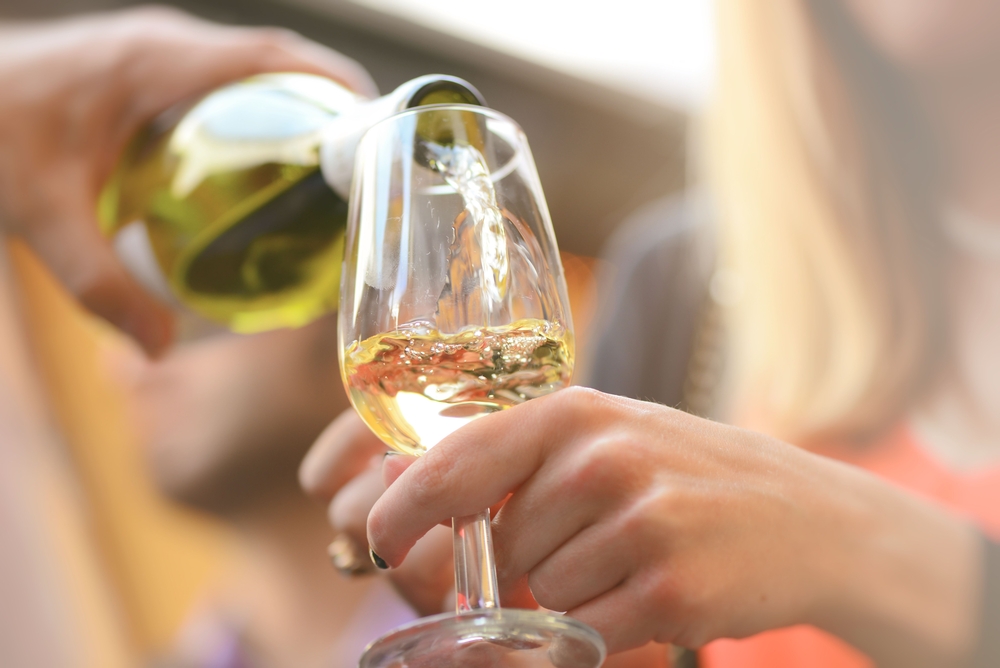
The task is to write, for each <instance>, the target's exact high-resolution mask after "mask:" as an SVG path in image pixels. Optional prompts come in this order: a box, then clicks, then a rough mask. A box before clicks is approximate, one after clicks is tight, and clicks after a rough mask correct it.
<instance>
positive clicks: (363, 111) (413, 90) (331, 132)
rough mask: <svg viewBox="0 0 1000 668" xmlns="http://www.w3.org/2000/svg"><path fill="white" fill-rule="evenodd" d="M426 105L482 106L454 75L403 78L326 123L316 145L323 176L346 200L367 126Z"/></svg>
mask: <svg viewBox="0 0 1000 668" xmlns="http://www.w3.org/2000/svg"><path fill="white" fill-rule="evenodd" d="M430 104H473V105H480V106H485V105H486V103H485V101H484V100H483V97H482V95H480V93H479V91H477V90H476V89H475V88H474V87H473V86H472V85H471V84H469V83H468V82H466V81H463V80H462V79H458V78H456V77H450V76H446V75H443V74H428V75H426V76H422V77H417V78H416V79H413V80H411V81H407V82H406V83H404V84H403V85H401V86H399V87H398V88H397V89H396V90H394V91H392V92H391V93H389V94H388V95H384V96H382V97H380V98H377V99H374V100H371V101H369V102H364V103H361V104H359V105H357V106H355V107H353V108H351V109H348V110H347V111H345V112H344V113H343V114H341V115H339V116H337V117H336V118H335V119H333V120H332V121H331V122H330V124H329V125H328V126H327V128H326V129H325V130H324V132H323V140H322V144H321V146H320V166H321V169H322V171H323V178H324V179H325V180H326V182H327V183H328V184H329V185H330V187H331V188H333V190H334V191H335V192H336V193H337V194H338V195H340V196H341V197H342V198H343V199H344V200H347V199H348V197H349V195H350V189H351V178H352V177H353V175H354V156H355V153H356V152H357V148H358V143H359V142H360V141H361V137H362V136H364V134H365V132H367V130H368V128H370V127H372V126H373V125H375V124H376V123H378V122H379V121H381V120H384V119H386V118H389V117H390V116H392V115H394V114H397V113H399V112H400V111H404V110H406V109H412V108H413V107H420V106H425V105H430Z"/></svg>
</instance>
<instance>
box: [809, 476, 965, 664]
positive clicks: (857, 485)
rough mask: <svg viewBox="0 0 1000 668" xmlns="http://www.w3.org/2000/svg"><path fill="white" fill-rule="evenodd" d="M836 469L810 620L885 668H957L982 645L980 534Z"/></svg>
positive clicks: (867, 478)
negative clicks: (978, 640) (895, 667)
mask: <svg viewBox="0 0 1000 668" xmlns="http://www.w3.org/2000/svg"><path fill="white" fill-rule="evenodd" d="M839 468H840V471H839V472H838V474H839V478H840V479H839V481H838V482H839V484H838V485H835V486H834V487H833V488H832V489H831V490H829V491H830V492H832V494H830V495H828V497H830V498H829V500H828V508H827V512H829V513H831V517H832V518H833V521H831V522H829V523H828V525H829V526H830V528H831V529H832V531H830V532H828V534H827V539H826V540H825V541H823V548H822V549H824V550H825V552H826V554H825V555H824V556H823V557H821V558H820V559H819V561H818V563H820V564H821V565H822V566H821V570H820V572H819V573H817V574H816V576H817V578H818V581H819V582H820V583H821V584H820V586H819V591H820V595H819V596H818V597H817V600H816V605H815V607H814V609H813V610H812V614H811V617H812V619H810V620H809V621H810V622H811V623H813V624H814V625H816V626H818V627H820V628H823V629H824V630H826V631H829V632H831V633H833V634H835V635H837V636H839V637H841V638H843V639H844V640H846V641H848V642H850V643H851V644H853V645H855V646H856V647H858V648H859V649H861V650H862V651H865V652H867V653H868V654H869V655H871V656H872V658H873V659H875V660H876V662H877V663H878V664H879V665H889V666H891V665H906V666H922V665H927V666H948V665H959V664H960V663H961V662H962V660H963V659H964V658H965V657H966V656H967V655H968V654H969V653H970V652H971V650H972V646H973V643H974V641H975V637H976V619H977V617H978V606H979V595H978V590H979V583H980V581H981V579H982V554H981V552H982V547H981V542H980V538H979V536H978V534H977V532H976V531H975V529H974V528H973V527H972V526H970V525H969V524H968V523H967V522H965V521H963V520H961V519H959V518H957V517H954V516H952V515H951V514H949V513H948V512H946V511H945V510H944V509H942V508H940V507H938V506H936V505H934V504H932V503H929V502H927V501H924V500H923V499H920V498H918V497H916V496H914V495H911V494H908V493H905V492H903V491H901V490H899V489H896V488H895V487H893V486H891V485H889V484H887V483H885V482H883V481H881V480H879V479H877V478H875V477H874V476H872V475H870V474H868V473H865V472H862V471H859V470H856V469H852V468H850V467H846V466H841V467H839Z"/></svg>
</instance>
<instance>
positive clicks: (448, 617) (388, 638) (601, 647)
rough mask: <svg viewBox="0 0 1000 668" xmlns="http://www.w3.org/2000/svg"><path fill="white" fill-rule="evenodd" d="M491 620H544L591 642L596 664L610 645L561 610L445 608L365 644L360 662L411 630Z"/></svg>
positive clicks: (470, 625)
mask: <svg viewBox="0 0 1000 668" xmlns="http://www.w3.org/2000/svg"><path fill="white" fill-rule="evenodd" d="M490 622H493V623H501V622H507V623H513V624H514V625H516V624H517V623H518V622H520V623H527V624H529V625H530V624H531V623H532V622H534V623H535V624H536V625H538V624H541V625H543V626H545V627H547V629H548V630H550V631H560V632H562V633H564V634H566V635H568V636H572V637H575V638H576V639H577V640H582V641H586V642H590V643H592V644H593V647H594V648H595V649H596V650H597V651H598V653H599V655H600V659H599V661H598V663H597V665H600V664H601V663H603V662H604V658H605V657H606V656H607V649H606V646H605V643H604V638H602V637H601V634H600V633H598V632H597V631H596V630H594V629H593V628H591V627H590V626H588V625H586V624H584V623H583V622H581V621H578V620H576V619H573V618H572V617H568V616H566V615H563V614H558V613H552V612H543V611H541V610H523V609H519V608H487V609H482V610H472V611H467V612H461V613H454V612H444V613H440V614H437V615H433V616H430V617H421V618H419V619H415V620H413V621H411V622H408V623H406V624H403V625H402V626H398V627H396V628H394V629H392V630H391V631H388V632H387V633H385V634H383V635H381V636H380V637H378V638H376V639H375V640H372V641H371V642H370V643H368V646H367V647H365V651H364V652H363V653H362V655H361V660H360V661H359V664H358V665H359V666H363V665H364V662H365V660H366V659H368V658H369V657H370V656H371V654H372V652H375V651H378V650H379V649H380V648H382V647H384V646H385V645H386V644H388V643H391V642H393V641H395V640H399V639H402V638H404V637H407V636H409V635H410V634H411V633H412V632H418V631H420V630H421V628H426V627H431V626H434V627H438V628H440V629H448V628H455V627H465V628H469V629H473V628H476V627H481V626H483V625H488V624H489V623H490Z"/></svg>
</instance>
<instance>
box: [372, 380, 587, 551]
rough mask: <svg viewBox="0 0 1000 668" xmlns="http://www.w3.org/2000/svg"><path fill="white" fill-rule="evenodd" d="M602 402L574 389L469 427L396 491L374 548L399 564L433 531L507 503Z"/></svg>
mask: <svg viewBox="0 0 1000 668" xmlns="http://www.w3.org/2000/svg"><path fill="white" fill-rule="evenodd" d="M602 396H603V395H601V394H600V393H598V392H594V391H592V390H587V389H584V388H577V387H572V388H567V389H565V390H561V391H559V392H556V393H555V394H552V395H549V396H546V397H541V398H539V399H534V400H532V401H529V402H527V403H525V404H522V405H520V406H516V407H514V408H511V409H509V410H506V411H502V412H499V413H495V414H493V415H488V416H486V417H483V418H480V419H479V420H476V421H474V422H472V423H470V424H468V425H466V426H464V427H462V428H461V429H459V430H458V431H456V432H455V433H453V434H451V435H450V436H448V437H447V438H445V439H444V440H442V441H441V442H440V443H438V444H437V445H435V446H434V447H432V448H431V449H430V450H429V451H428V452H427V454H425V455H424V456H422V457H420V458H419V459H418V460H417V461H416V462H414V463H413V464H412V465H411V466H410V467H409V468H407V469H406V471H405V472H403V473H402V475H400V476H399V478H397V479H396V480H395V482H393V483H392V485H390V486H389V488H388V489H387V490H386V492H385V494H383V495H382V497H381V498H380V499H379V500H378V502H377V503H376V504H375V506H374V507H373V508H372V511H371V513H370V514H369V515H368V544H369V545H371V547H372V549H373V550H374V551H375V552H376V553H377V554H378V555H379V556H380V557H381V558H382V559H384V560H385V561H386V563H388V564H389V565H390V566H396V565H399V564H400V563H401V562H402V561H403V558H404V557H405V556H406V554H407V552H408V551H409V549H410V548H411V547H412V546H413V544H414V543H415V542H416V541H417V539H419V538H420V537H421V536H423V535H424V534H425V533H427V532H428V531H429V530H430V529H431V527H433V526H435V525H436V524H438V523H440V522H443V521H445V520H447V519H449V518H451V517H465V516H468V515H474V514H476V513H478V512H480V511H482V510H484V509H485V508H488V507H490V506H492V505H495V504H497V503H499V502H501V501H503V500H504V498H505V497H506V496H507V495H508V494H509V493H511V492H513V491H514V490H516V489H517V488H518V487H519V486H520V485H521V484H523V483H524V482H525V481H526V480H528V479H529V478H530V477H531V476H532V475H533V474H534V473H535V472H536V471H537V470H538V469H539V468H540V467H541V465H542V464H543V463H544V462H545V460H546V459H547V458H548V457H549V456H550V455H551V453H552V452H553V451H555V450H557V449H560V448H563V447H565V446H566V445H567V444H568V443H571V442H572V440H573V438H574V435H575V434H576V433H577V431H578V430H579V428H580V425H579V423H580V422H581V419H580V418H582V416H583V415H585V414H586V412H587V411H588V410H589V409H590V408H591V407H593V406H594V403H595V401H600V397H602Z"/></svg>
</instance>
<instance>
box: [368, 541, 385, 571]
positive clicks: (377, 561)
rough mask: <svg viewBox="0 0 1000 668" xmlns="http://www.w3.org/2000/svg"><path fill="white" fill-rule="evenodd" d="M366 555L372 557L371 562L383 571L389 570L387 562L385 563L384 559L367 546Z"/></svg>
mask: <svg viewBox="0 0 1000 668" xmlns="http://www.w3.org/2000/svg"><path fill="white" fill-rule="evenodd" d="M368 556H369V557H371V558H372V563H373V564H375V565H376V566H378V567H379V568H381V569H382V570H383V571H387V570H389V564H387V563H385V559H383V558H382V557H380V556H378V555H377V554H375V550H373V549H371V548H370V547H369V548H368Z"/></svg>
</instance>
